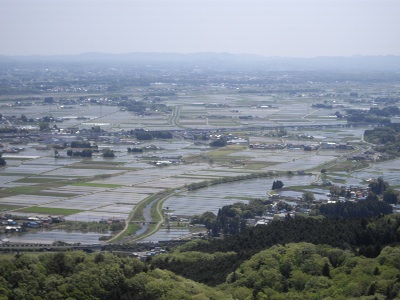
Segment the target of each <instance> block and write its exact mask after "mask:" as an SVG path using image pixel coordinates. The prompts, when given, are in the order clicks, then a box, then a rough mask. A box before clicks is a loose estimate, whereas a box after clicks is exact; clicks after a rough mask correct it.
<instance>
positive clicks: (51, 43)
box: [0, 0, 400, 57]
mask: <svg viewBox="0 0 400 300" xmlns="http://www.w3.org/2000/svg"><path fill="white" fill-rule="evenodd" d="M0 41H1V42H0V54H6V55H30V54H42V55H48V54H78V53H83V52H109V53H127V52H179V53H191V52H230V53H254V54H261V55H265V56H293V57H313V56H350V55H400V1H399V0H230V1H228V0H129V1H128V0H1V1H0Z"/></svg>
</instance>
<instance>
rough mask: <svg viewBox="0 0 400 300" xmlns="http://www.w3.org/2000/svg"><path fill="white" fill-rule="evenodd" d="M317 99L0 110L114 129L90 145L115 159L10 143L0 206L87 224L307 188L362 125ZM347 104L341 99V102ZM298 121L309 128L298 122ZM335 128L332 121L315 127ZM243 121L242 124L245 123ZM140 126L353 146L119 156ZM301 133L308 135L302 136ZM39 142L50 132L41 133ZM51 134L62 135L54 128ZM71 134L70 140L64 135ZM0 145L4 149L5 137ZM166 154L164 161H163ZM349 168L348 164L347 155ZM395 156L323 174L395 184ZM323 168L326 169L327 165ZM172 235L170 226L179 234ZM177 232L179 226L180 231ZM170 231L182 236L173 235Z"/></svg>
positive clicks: (0, 180)
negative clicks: (128, 134)
mask: <svg viewBox="0 0 400 300" xmlns="http://www.w3.org/2000/svg"><path fill="white" fill-rule="evenodd" d="M318 101H319V100H318V99H315V98H310V97H304V98H295V97H289V96H288V97H287V98H282V97H276V96H274V95H257V94H234V95H232V94H231V93H228V92H221V90H218V92H217V93H216V94H209V95H208V94H203V95H194V96H193V97H189V98H188V97H187V96H186V95H183V94H182V95H179V94H178V96H176V97H173V98H171V99H167V100H165V104H166V105H170V106H172V107H174V108H175V109H174V110H173V112H172V113H164V112H157V113H154V114H151V115H148V116H139V115H135V114H133V113H131V112H127V111H122V110H121V109H119V108H118V107H115V106H108V105H96V104H95V105H86V106H81V105H70V106H68V107H61V106H59V105H39V104H37V105H32V106H26V107H25V106H21V107H15V106H2V107H1V113H2V114H3V115H4V116H11V115H17V116H18V115H21V114H25V115H27V116H28V117H33V118H40V117H43V116H46V115H49V114H51V115H52V116H53V117H55V118H60V119H63V122H60V123H57V126H58V127H59V128H61V129H65V128H70V127H75V128H77V129H78V130H82V129H90V128H91V127H92V126H100V127H101V128H102V129H104V130H107V131H111V130H112V131H114V132H117V134H115V136H114V137H111V138H110V141H109V142H104V143H98V145H99V148H111V149H112V150H114V152H115V154H116V157H115V158H110V159H106V158H103V157H101V156H100V155H94V156H93V157H92V158H86V159H83V158H76V157H67V156H66V150H60V154H61V156H62V158H55V157H54V150H37V146H43V145H45V144H44V143H30V144H23V145H18V147H23V148H24V150H23V151H20V152H19V153H12V154H8V153H4V154H3V157H4V158H5V159H6V161H7V166H6V167H4V168H1V169H0V208H2V210H3V211H6V212H9V213H11V214H16V215H25V216H37V215H48V214H50V213H51V214H54V215H63V216H64V217H65V219H66V220H71V221H82V222H92V221H96V222H98V221H100V220H102V219H109V218H118V219H127V218H128V216H129V215H130V213H131V212H132V210H134V209H135V207H137V205H138V204H139V203H141V202H142V201H144V200H145V199H146V198H148V197H149V196H151V195H154V194H157V193H161V192H163V191H168V190H175V193H174V195H173V196H171V197H169V198H168V199H166V201H165V202H164V203H163V207H168V208H169V210H170V211H172V212H173V213H174V214H177V215H181V216H191V215H194V214H201V213H203V212H205V211H212V212H214V213H217V212H218V209H219V208H221V207H222V206H224V205H228V204H232V203H234V202H238V201H240V202H248V201H249V200H250V199H257V198H265V197H266V193H267V192H268V191H269V189H270V188H271V186H272V182H273V181H274V180H277V179H279V180H282V181H283V182H284V184H285V187H290V186H308V185H309V184H310V183H311V182H313V181H315V180H318V175H319V174H320V170H321V169H322V168H325V167H326V166H333V165H334V164H336V163H337V161H338V159H340V160H341V161H347V158H348V157H351V155H354V154H357V153H358V152H357V151H358V150H359V145H361V144H362V143H363V142H362V135H363V132H364V130H365V129H366V128H363V127H352V128H350V127H347V126H345V125H346V124H345V121H342V120H339V119H336V118H335V117H333V116H334V113H335V110H333V109H331V110H329V109H328V110H327V109H315V108H313V107H311V105H312V104H315V103H317V102H318ZM346 105H348V104H347V103H346ZM302 125H307V126H308V127H307V128H305V127H302ZM329 125H337V127H334V128H331V127H324V126H329ZM267 126H287V133H288V134H287V135H285V136H276V135H274V134H273V130H267V129H265V127H267ZM249 127H252V128H251V130H250V129H249V130H247V128H249ZM136 128H143V129H146V130H179V131H180V132H183V131H190V130H192V129H204V130H206V129H210V130H219V129H223V130H224V131H225V132H231V133H232V134H233V135H235V136H237V137H238V138H244V139H247V140H248V141H249V142H250V143H266V144H269V145H273V144H282V143H292V144H311V143H317V144H318V143H322V142H337V143H343V142H349V143H351V144H352V145H354V146H355V150H328V149H320V150H318V151H304V150H302V149H301V150H300V149H295V150H289V149H280V150H267V149H252V148H250V147H249V145H248V144H245V145H228V146H226V147H224V148H223V149H217V148H212V147H210V146H209V145H208V143H209V141H205V142H201V141H200V142H199V141H195V140H190V139H184V138H181V137H179V138H178V137H177V138H175V139H172V140H152V141H148V142H141V143H140V144H139V147H147V146H153V147H155V149H157V150H149V151H145V152H143V153H140V154H136V153H135V154H133V153H128V152H127V147H131V145H130V144H124V143H121V142H120V139H121V138H123V134H124V131H127V130H132V129H136ZM304 136H311V137H312V138H309V139H305V138H304ZM47 138H50V136H49V137H47ZM51 138H57V139H63V136H62V135H57V134H54V135H53V136H51ZM68 138H69V140H73V139H74V138H76V137H74V136H69V137H68ZM4 146H5V147H6V148H7V147H11V145H9V144H8V143H7V142H5V143H4ZM172 156H175V157H176V156H181V157H182V160H181V162H180V163H179V164H170V165H166V166H156V165H155V164H154V161H157V160H167V158H168V157H172ZM165 157H167V158H165ZM349 164H352V162H351V161H350V162H349ZM399 169H400V160H396V161H390V162H386V163H376V164H371V166H370V167H369V168H367V169H363V170H360V171H351V172H349V171H344V170H342V171H336V172H335V173H334V174H333V173H332V174H328V175H329V178H330V179H332V181H333V182H335V180H336V181H337V182H341V183H343V184H355V183H356V182H358V183H360V182H363V181H365V180H366V179H368V178H376V177H378V176H382V175H383V174H384V179H385V180H386V181H389V183H390V184H391V185H393V186H395V187H397V188H400V186H399V185H398V182H399V175H398V174H399V172H398V170H399ZM302 171H305V172H306V173H311V174H312V175H302V176H291V177H286V174H287V173H288V172H290V173H294V174H296V173H297V172H302ZM328 171H329V168H328ZM261 172H263V173H265V172H271V173H273V174H276V176H274V177H270V178H263V179H252V180H247V181H236V182H234V183H226V184H221V185H215V186H210V187H208V188H204V189H200V190H197V191H193V192H188V191H186V190H185V187H186V186H188V185H190V184H192V183H199V182H202V181H207V180H213V179H216V178H225V177H237V176H240V175H248V174H253V173H261ZM178 231H179V230H178ZM184 233H185V234H186V231H185V232H184ZM175 234H176V232H175V231H173V230H171V231H168V232H167V231H159V232H158V233H157V236H155V237H149V239H151V240H152V239H158V238H160V237H159V236H163V237H170V236H171V237H172V236H174V235H175ZM179 234H182V232H180V231H179Z"/></svg>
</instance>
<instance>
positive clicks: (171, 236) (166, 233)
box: [141, 228, 190, 242]
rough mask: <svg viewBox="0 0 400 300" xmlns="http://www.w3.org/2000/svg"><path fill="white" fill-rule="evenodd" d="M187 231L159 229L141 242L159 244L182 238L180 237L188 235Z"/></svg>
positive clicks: (182, 229)
mask: <svg viewBox="0 0 400 300" xmlns="http://www.w3.org/2000/svg"><path fill="white" fill-rule="evenodd" d="M189 234H190V231H189V229H185V228H171V229H167V228H161V229H160V230H158V231H157V232H156V233H154V234H152V235H151V236H148V237H146V238H144V239H142V240H141V241H142V242H160V241H170V240H177V239H180V238H182V236H186V235H189Z"/></svg>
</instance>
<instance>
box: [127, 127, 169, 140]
mask: <svg viewBox="0 0 400 300" xmlns="http://www.w3.org/2000/svg"><path fill="white" fill-rule="evenodd" d="M129 134H130V135H132V136H134V137H136V138H137V139H138V140H152V139H172V138H173V135H172V133H171V132H170V131H160V130H156V131H147V130H144V129H134V130H131V131H130V132H129Z"/></svg>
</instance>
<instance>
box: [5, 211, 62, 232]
mask: <svg viewBox="0 0 400 300" xmlns="http://www.w3.org/2000/svg"><path fill="white" fill-rule="evenodd" d="M11 217H12V216H11V215H8V214H7V215H2V216H0V221H1V228H2V230H3V231H4V232H6V233H8V232H22V231H25V230H26V229H28V228H30V229H35V228H48V227H50V225H51V224H53V223H60V222H63V221H64V218H63V217H53V216H48V217H41V218H39V217H27V218H25V219H18V220H15V219H12V218H11Z"/></svg>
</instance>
